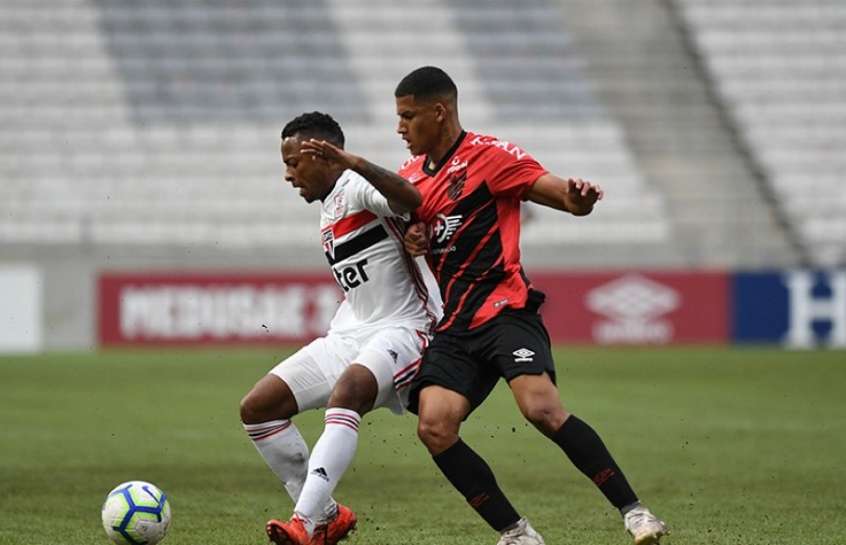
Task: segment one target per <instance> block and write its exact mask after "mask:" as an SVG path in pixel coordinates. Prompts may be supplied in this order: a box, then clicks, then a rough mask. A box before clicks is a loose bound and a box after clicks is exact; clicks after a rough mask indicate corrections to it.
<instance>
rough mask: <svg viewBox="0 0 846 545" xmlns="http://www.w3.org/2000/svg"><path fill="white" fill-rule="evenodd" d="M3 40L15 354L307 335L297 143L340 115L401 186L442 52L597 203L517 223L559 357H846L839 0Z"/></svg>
mask: <svg viewBox="0 0 846 545" xmlns="http://www.w3.org/2000/svg"><path fill="white" fill-rule="evenodd" d="M0 51H2V54H0V301H2V304H0V307H2V308H0V319H2V322H3V323H2V328H0V330H2V331H0V351H11V352H20V351H24V352H27V351H36V352H37V351H41V350H45V349H69V348H70V349H78V348H82V349H87V348H94V347H98V346H116V345H143V344H153V345H167V344H177V345H180V346H183V345H192V344H208V343H223V344H240V343H248V344H250V343H260V344H267V343H271V344H272V343H277V342H301V341H303V340H305V339H308V338H312V337H314V336H315V335H318V334H320V333H321V332H322V331H323V328H325V324H326V320H327V319H328V317H329V316H331V314H332V312H333V311H334V308H335V306H336V305H337V300H338V295H337V291H336V289H335V287H334V285H333V283H332V279H331V277H330V275H329V274H328V272H327V271H326V270H325V262H324V258H323V256H322V255H321V250H320V245H319V240H318V226H317V223H318V210H317V206H316V205H314V206H308V205H306V204H305V203H304V202H302V201H301V200H300V199H299V197H298V196H297V194H296V192H295V191H293V190H292V189H291V188H290V187H289V186H288V185H287V184H285V183H284V182H283V180H282V168H281V162H280V157H279V150H278V148H279V133H280V130H281V128H282V127H283V126H284V124H285V123H286V122H287V121H288V120H289V119H291V118H292V117H294V116H296V115H298V114H300V113H302V112H305V111H311V110H321V111H325V112H328V113H330V114H332V115H333V116H334V117H335V118H336V119H337V120H338V121H339V122H340V123H341V125H342V127H343V128H344V130H345V132H346V135H347V142H348V144H347V147H348V149H349V150H351V151H353V152H354V153H357V154H360V155H363V156H365V157H367V158H369V159H371V160H373V161H374V162H378V163H381V164H383V165H385V166H388V167H391V168H396V167H398V166H399V165H400V164H401V163H402V162H403V161H404V159H405V158H406V152H405V151H404V147H403V145H402V141H401V140H400V139H399V137H398V136H397V135H396V133H395V126H396V116H395V114H394V97H393V90H394V87H395V85H396V83H397V82H398V81H399V79H400V78H401V77H402V76H404V75H405V74H406V73H408V72H409V71H411V70H412V69H414V68H416V67H418V66H421V65H425V64H434V65H437V66H440V67H442V68H444V69H445V70H446V71H447V72H448V73H450V74H451V76H452V77H453V78H454V79H455V81H456V82H457V84H458V87H459V93H460V111H461V117H462V121H463V124H464V126H465V128H467V129H470V130H473V131H477V132H482V133H488V134H493V135H496V136H498V137H500V138H501V139H504V140H508V141H510V142H513V143H516V144H518V145H520V146H521V147H523V148H525V149H526V150H528V151H529V152H530V153H532V154H533V155H535V156H536V157H537V158H538V159H539V160H540V161H541V162H542V163H543V164H544V165H545V166H547V168H549V169H550V170H551V171H552V172H554V173H557V174H559V175H563V176H578V177H583V178H589V179H591V180H593V181H596V182H598V183H601V184H602V185H603V187H604V188H605V189H606V191H607V200H606V201H604V202H603V203H601V206H599V207H597V209H596V211H595V213H594V214H592V215H591V216H589V217H587V218H573V217H569V216H567V215H564V214H561V213H558V212H555V211H553V210H548V209H542V208H540V207H534V206H532V205H528V206H527V208H526V210H527V213H526V218H525V223H524V229H523V236H522V249H523V253H524V261H525V265H526V268H527V271H528V273H529V275H530V277H532V278H533V279H535V281H536V282H537V283H538V284H539V285H540V286H541V287H542V288H543V289H546V290H547V291H548V292H550V299H549V301H550V302H549V304H548V305H547V309H546V312H547V321H548V323H549V324H550V329H551V330H553V336H554V339H555V340H557V341H561V342H577V343H599V344H612V343H625V344H668V343H676V342H681V343H691V342H692V343H713V344H728V343H733V342H741V343H743V342H753V343H775V344H779V345H785V344H786V345H790V346H807V347H809V346H819V345H826V346H832V345H833V346H846V272H844V269H843V266H844V264H846V184H844V174H843V173H844V172H846V4H844V2H843V1H842V0H807V1H803V2H794V1H788V0H660V1H659V0H638V1H631V0H602V1H601V2H597V1H592V0H528V1H524V2H506V1H502V0H467V1H462V2H446V1H443V0H420V1H417V2H414V3H413V4H411V3H404V2H394V1H389V0H371V1H368V2H345V1H342V0H312V1H304V0H303V1H299V0H242V1H239V2H226V1H223V0H205V1H200V0H196V1H188V0H157V1H152V2H138V1H129V0H125V1H122V0H67V1H62V2H56V1H50V0H3V1H2V3H0ZM565 325H567V327H565Z"/></svg>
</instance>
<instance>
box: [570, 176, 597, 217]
mask: <svg viewBox="0 0 846 545" xmlns="http://www.w3.org/2000/svg"><path fill="white" fill-rule="evenodd" d="M603 196H605V192H604V191H603V190H602V188H601V187H599V184H593V183H591V182H588V181H586V180H582V179H581V178H568V179H567V200H568V208H570V211H571V212H573V213H579V212H583V213H587V212H590V211H591V210H592V209H593V205H594V204H596V201H601V200H602V197H603Z"/></svg>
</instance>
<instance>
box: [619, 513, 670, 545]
mask: <svg viewBox="0 0 846 545" xmlns="http://www.w3.org/2000/svg"><path fill="white" fill-rule="evenodd" d="M623 522H624V523H625V525H626V530H628V532H629V533H630V534H631V535H632V537H633V538H634V542H635V545H655V544H656V543H658V541H659V540H660V539H661V536H665V535H667V534H669V533H670V530H669V528H667V525H666V524H664V521H662V520H659V519H658V517H656V516H655V515H653V514H652V511H650V510H649V509H647V508H646V507H643V506H638V507H635V508H634V509H632V510H631V511H629V512H628V513H626V515H625V517H623Z"/></svg>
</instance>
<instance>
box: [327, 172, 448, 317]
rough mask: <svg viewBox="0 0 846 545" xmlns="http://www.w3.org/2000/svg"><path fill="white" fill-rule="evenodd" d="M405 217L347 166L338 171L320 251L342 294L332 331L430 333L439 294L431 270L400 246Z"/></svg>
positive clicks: (438, 304)
mask: <svg viewBox="0 0 846 545" xmlns="http://www.w3.org/2000/svg"><path fill="white" fill-rule="evenodd" d="M406 221H407V217H406V218H404V217H402V216H401V215H398V214H397V213H396V212H394V211H393V210H391V208H390V206H389V205H388V200H387V199H386V198H385V197H384V195H382V194H381V193H379V192H378V191H377V190H376V188H374V187H373V186H372V185H370V183H368V182H367V180H365V179H364V178H363V177H362V176H360V175H359V174H358V173H356V172H354V171H352V170H346V171H344V173H343V174H341V177H340V178H338V181H337V182H336V183H335V187H334V188H333V189H332V191H331V192H330V193H329V195H327V196H326V198H325V199H324V200H323V203H322V205H321V209H320V234H321V240H322V241H323V250H324V252H325V254H326V259H327V260H328V261H329V266H330V267H331V270H332V274H333V275H334V277H335V280H336V281H337V282H338V285H340V286H341V289H342V290H344V295H345V299H344V301H343V302H342V303H341V306H340V307H339V308H338V311H337V312H336V313H335V317H334V318H333V319H332V323H331V324H330V326H329V329H330V332H331V333H340V334H354V333H366V332H367V331H370V330H372V328H379V327H385V326H389V325H390V326H398V325H399V326H405V327H409V328H413V329H416V330H419V331H422V332H426V333H429V332H430V331H431V328H432V327H433V326H434V324H435V323H436V322H437V320H439V319H440V316H441V306H442V305H441V301H440V294H439V292H438V290H437V287H436V284H435V281H434V278H433V277H432V274H431V272H430V271H429V269H428V267H427V266H425V265H423V266H422V267H421V266H420V265H419V264H418V263H417V261H415V260H414V258H412V257H411V256H410V255H409V254H408V253H407V252H406V251H405V248H404V247H403V242H402V238H403V234H404V233H405V224H406Z"/></svg>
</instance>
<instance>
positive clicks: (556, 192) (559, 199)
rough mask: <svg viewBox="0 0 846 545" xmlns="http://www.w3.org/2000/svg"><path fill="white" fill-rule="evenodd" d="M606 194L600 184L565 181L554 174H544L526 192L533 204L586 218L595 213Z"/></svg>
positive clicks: (575, 179) (526, 196) (573, 179)
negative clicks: (597, 205) (597, 202)
mask: <svg viewBox="0 0 846 545" xmlns="http://www.w3.org/2000/svg"><path fill="white" fill-rule="evenodd" d="M604 195H605V192H604V191H602V188H601V187H599V185H598V184H593V183H591V182H588V181H585V180H582V179H581V178H568V179H566V180H565V179H563V178H559V177H558V176H555V175H553V174H549V173H547V174H544V175H542V176H541V177H540V178H538V179H537V180H536V181H535V183H534V185H532V187H531V188H530V189H529V190H528V191H527V192H526V194H525V198H526V199H527V200H530V201H532V202H536V203H538V204H542V205H544V206H549V207H550V208H555V209H557V210H564V211H565V212H570V213H571V214H573V215H574V216H586V215H588V214H590V213H591V211H593V205H595V204H596V201H600V200H602V197H603V196H604Z"/></svg>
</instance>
